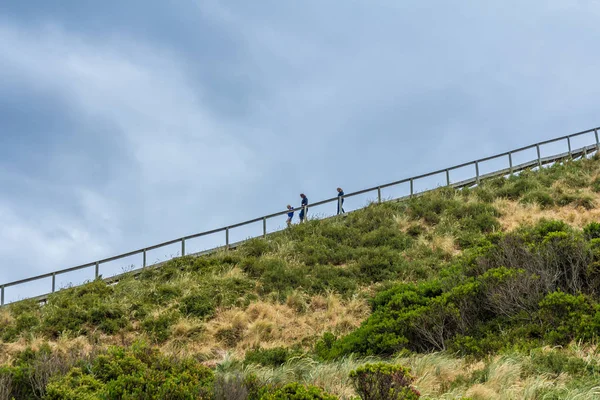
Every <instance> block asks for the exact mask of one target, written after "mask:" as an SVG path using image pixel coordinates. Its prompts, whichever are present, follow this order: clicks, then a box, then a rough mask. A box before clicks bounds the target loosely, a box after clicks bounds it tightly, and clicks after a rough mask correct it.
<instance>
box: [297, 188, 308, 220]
mask: <svg viewBox="0 0 600 400" xmlns="http://www.w3.org/2000/svg"><path fill="white" fill-rule="evenodd" d="M300 197H302V203H300V205H301V206H302V210H301V211H300V215H299V216H300V222H304V219H306V220H307V221H308V197H306V195H305V194H304V193H300Z"/></svg>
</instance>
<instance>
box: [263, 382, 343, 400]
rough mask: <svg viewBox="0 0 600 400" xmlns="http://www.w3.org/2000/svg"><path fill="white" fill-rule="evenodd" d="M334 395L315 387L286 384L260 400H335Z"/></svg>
mask: <svg viewBox="0 0 600 400" xmlns="http://www.w3.org/2000/svg"><path fill="white" fill-rule="evenodd" d="M337 399H338V398H337V397H336V396H334V395H331V394H327V393H325V392H324V391H323V390H322V389H321V388H318V387H316V386H304V385H301V384H299V383H295V382H294V383H288V384H287V385H285V386H283V387H281V388H278V389H275V390H273V391H272V392H270V393H265V394H264V395H262V396H261V398H260V400H337Z"/></svg>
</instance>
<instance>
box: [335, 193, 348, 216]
mask: <svg viewBox="0 0 600 400" xmlns="http://www.w3.org/2000/svg"><path fill="white" fill-rule="evenodd" d="M337 192H338V197H339V199H338V215H339V214H343V213H345V212H346V211H344V197H343V196H344V191H343V190H342V188H337Z"/></svg>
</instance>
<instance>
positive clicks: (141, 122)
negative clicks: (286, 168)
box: [0, 24, 260, 280]
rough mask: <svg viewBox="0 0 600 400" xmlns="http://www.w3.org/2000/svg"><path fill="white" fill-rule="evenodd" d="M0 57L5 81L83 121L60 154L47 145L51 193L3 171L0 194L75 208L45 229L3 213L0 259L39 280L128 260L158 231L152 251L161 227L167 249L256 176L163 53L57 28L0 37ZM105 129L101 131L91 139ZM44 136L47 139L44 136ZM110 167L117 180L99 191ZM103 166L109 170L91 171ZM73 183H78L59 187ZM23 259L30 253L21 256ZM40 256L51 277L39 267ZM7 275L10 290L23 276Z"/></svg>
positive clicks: (11, 166) (246, 154)
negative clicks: (102, 143)
mask: <svg viewBox="0 0 600 400" xmlns="http://www.w3.org/2000/svg"><path fill="white" fill-rule="evenodd" d="M0 49H1V53H2V56H1V57H2V60H3V63H2V64H3V67H2V68H1V74H0V76H2V77H3V79H2V81H3V82H5V81H10V84H11V85H18V84H20V85H23V86H27V87H35V88H36V89H37V91H39V92H43V93H45V96H47V98H49V99H54V100H55V101H56V102H57V103H60V104H62V106H63V108H62V109H58V110H55V111H56V112H61V113H65V114H68V115H71V116H73V115H76V117H74V118H75V119H76V120H77V124H75V125H76V126H75V128H76V129H78V130H79V131H77V132H72V133H71V134H69V135H66V137H65V135H63V137H62V142H61V143H58V144H57V143H55V141H60V140H61V138H60V135H58V136H57V137H56V138H44V139H45V141H46V142H48V143H47V144H46V145H47V146H46V148H50V149H51V150H52V154H50V155H49V157H48V160H47V161H46V165H45V166H47V167H48V168H51V169H53V170H54V171H56V172H57V173H58V176H52V177H46V178H49V179H48V180H47V181H42V180H40V179H38V178H39V176H35V175H33V176H32V175H25V176H21V174H20V173H19V171H20V170H22V169H23V168H22V164H19V163H18V162H12V163H10V162H9V163H8V164H6V163H0V166H2V167H3V169H4V171H5V172H4V174H0V175H1V176H3V178H4V179H3V180H4V183H5V184H7V185H8V184H9V183H12V184H13V185H15V186H16V187H20V188H21V191H23V190H27V191H30V192H31V193H36V195H38V196H39V195H40V194H41V195H45V194H51V195H53V196H57V197H62V199H61V200H62V202H63V203H66V204H68V206H67V207H66V209H63V210H62V211H61V212H60V213H58V214H56V215H52V218H49V219H48V220H46V221H37V220H29V221H28V220H25V219H23V218H20V217H19V216H18V213H19V210H16V211H15V210H14V208H17V209H18V208H19V207H18V206H12V207H10V208H9V206H7V205H4V207H5V215H6V218H7V219H6V220H5V221H4V230H3V234H4V235H6V237H14V238H18V239H15V240H14V241H5V242H4V243H2V244H0V246H1V247H0V251H1V252H3V253H13V254H22V255H21V256H18V257H16V258H17V259H19V260H20V262H22V263H23V264H27V265H36V266H37V271H42V270H47V268H48V265H51V266H56V265H59V264H62V263H63V262H65V261H67V260H75V259H80V260H81V259H82V258H81V257H83V256H85V258H83V260H89V259H90V257H95V256H97V255H99V254H101V253H102V251H104V252H105V253H104V254H103V256H108V255H110V253H108V252H107V249H111V250H112V251H115V250H116V249H119V250H122V251H126V250H128V248H126V247H124V246H120V245H118V242H119V241H120V240H122V239H123V237H125V236H128V235H131V234H139V235H140V236H141V237H142V240H143V239H144V236H145V235H144V233H143V231H144V229H145V228H147V227H148V226H149V225H150V224H154V225H155V227H154V228H153V229H152V232H153V233H154V234H153V235H148V236H150V237H146V238H145V239H146V240H150V239H151V238H154V240H156V236H157V235H156V233H157V232H160V229H161V227H164V226H165V225H168V226H169V227H170V228H168V229H167V232H166V234H165V236H163V238H169V237H168V236H166V235H174V234H176V233H175V232H181V231H182V230H183V229H182V225H185V224H184V223H183V222H184V221H185V220H186V219H188V217H187V215H189V213H190V211H191V210H194V209H196V210H197V211H198V210H199V209H201V208H204V207H211V206H215V205H216V204H217V202H219V201H220V200H219V199H218V198H214V199H213V198H210V197H205V196H203V197H201V196H202V194H203V193H219V192H220V191H221V190H222V189H221V188H222V187H223V186H225V187H226V186H228V185H233V184H235V183H238V182H239V181H240V180H242V181H244V182H246V183H249V182H252V180H253V179H255V178H256V176H257V174H259V173H260V171H257V170H256V168H250V166H249V164H250V163H252V162H253V159H254V157H255V156H254V154H253V152H252V150H251V149H249V148H248V147H247V146H246V145H244V143H243V142H241V141H239V140H237V139H236V138H235V137H232V136H231V135H230V134H229V132H228V130H229V129H230V127H228V126H227V124H225V123H222V122H221V121H219V120H217V119H215V118H214V117H213V116H212V115H211V113H210V111H209V110H208V108H207V107H205V106H204V105H203V99H202V93H201V92H198V87H197V86H195V87H194V90H192V89H191V88H190V87H191V85H190V82H188V81H187V79H186V77H185V75H184V73H183V70H184V67H183V66H182V65H181V63H180V62H179V61H178V60H177V58H176V57H175V56H174V55H173V54H171V53H170V52H168V51H167V50H164V49H161V48H152V47H147V46H145V45H142V44H138V43H135V42H133V41H130V40H127V39H126V38H122V39H120V40H118V41H116V40H115V41H103V40H97V41H92V40H90V39H86V38H82V37H77V36H76V35H73V34H67V33H66V32H64V31H63V30H62V29H61V28H60V27H57V26H44V27H42V28H40V29H37V30H31V29H29V30H24V29H21V28H19V27H15V26H10V25H7V24H3V25H2V28H0ZM15 82H17V83H15ZM5 83H6V82H5ZM98 125H101V126H104V127H105V129H103V130H101V131H97V130H95V129H93V127H94V126H98ZM37 133H38V135H39V136H40V137H41V136H43V135H44V132H43V129H39V131H38V132H37ZM98 136H108V137H110V140H109V143H110V144H112V145H113V146H114V147H107V148H99V149H96V148H87V149H85V146H83V144H84V143H87V142H92V143H93V142H94V141H96V142H97V141H98V139H97V137H98ZM15 141H18V140H17V139H15ZM73 142H75V143H73ZM59 145H60V146H59ZM53 147H54V148H53ZM82 150H84V152H83V153H81V151H82ZM23 161H25V160H21V162H23ZM112 162H114V163H117V164H118V165H119V166H120V168H117V169H113V170H111V171H110V173H109V174H108V175H106V176H103V177H102V179H97V178H98V177H97V176H96V175H97V174H100V175H102V174H104V173H105V172H106V171H105V169H106V168H108V165H109V164H110V163H112ZM96 164H100V165H101V166H102V167H104V168H102V169H101V170H96V169H95V165H96ZM42 167H44V166H42ZM7 171H13V172H12V173H10V174H9V173H8V172H7ZM68 175H73V176H72V179H69V180H68V181H67V182H66V184H60V182H61V180H62V179H64V177H65V176H68ZM40 192H41V193H40ZM200 199H201V201H200ZM57 200H58V199H55V201H57ZM38 201H39V203H38V206H39V207H40V208H41V209H42V210H41V212H38V213H37V214H38V215H48V213H52V207H54V204H44V201H43V198H39V197H38ZM57 202H61V201H57ZM194 203H196V204H194ZM225 203H227V202H225ZM74 209H79V210H80V211H79V213H77V214H76V215H77V216H78V219H79V221H80V222H81V223H70V222H72V217H73V213H72V212H73V210H74ZM21 211H22V212H23V213H25V212H26V210H21ZM210 223H211V216H210V215H208V216H206V217H205V221H204V223H203V224H202V225H203V226H205V228H206V229H208V228H210ZM51 226H55V227H56V228H55V229H51ZM189 228H191V226H188V229H189ZM196 229H198V228H196ZM34 233H35V234H34ZM26 237H30V238H29V239H28V240H24V239H26ZM140 241H141V240H131V239H130V240H128V241H127V244H128V245H131V244H132V243H135V242H138V244H137V245H138V246H140V245H141V244H140V243H139V242H140ZM91 243H96V246H95V247H94V246H90V244H91ZM25 248H28V249H30V251H29V252H25V251H23V252H18V251H16V250H17V249H23V250H24V249H25ZM74 248H85V249H86V251H85V252H74V251H73V249H74ZM49 249H52V251H49ZM76 253H77V254H76ZM32 254H37V255H38V256H36V257H35V258H34V257H32ZM41 254H43V257H44V259H45V260H46V263H44V264H45V265H44V264H42V263H40V262H39V261H40V255H41ZM34 272H35V271H33V270H29V271H28V274H31V273H34ZM6 274H7V275H6V276H4V278H5V279H7V278H8V279H10V278H11V277H13V276H15V275H17V274H16V273H15V272H11V271H7V272H6ZM3 275H4V274H3ZM5 279H3V280H5Z"/></svg>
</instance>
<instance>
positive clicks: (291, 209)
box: [285, 204, 294, 226]
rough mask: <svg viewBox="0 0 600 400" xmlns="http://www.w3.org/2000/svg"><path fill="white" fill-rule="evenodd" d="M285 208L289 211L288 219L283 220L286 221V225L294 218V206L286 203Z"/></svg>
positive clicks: (290, 223)
mask: <svg viewBox="0 0 600 400" xmlns="http://www.w3.org/2000/svg"><path fill="white" fill-rule="evenodd" d="M287 209H288V210H289V211H290V212H288V213H287V216H288V219H287V221H285V222H287V226H290V225H292V218H294V208H293V207H292V206H290V205H289V204H288V206H287Z"/></svg>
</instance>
